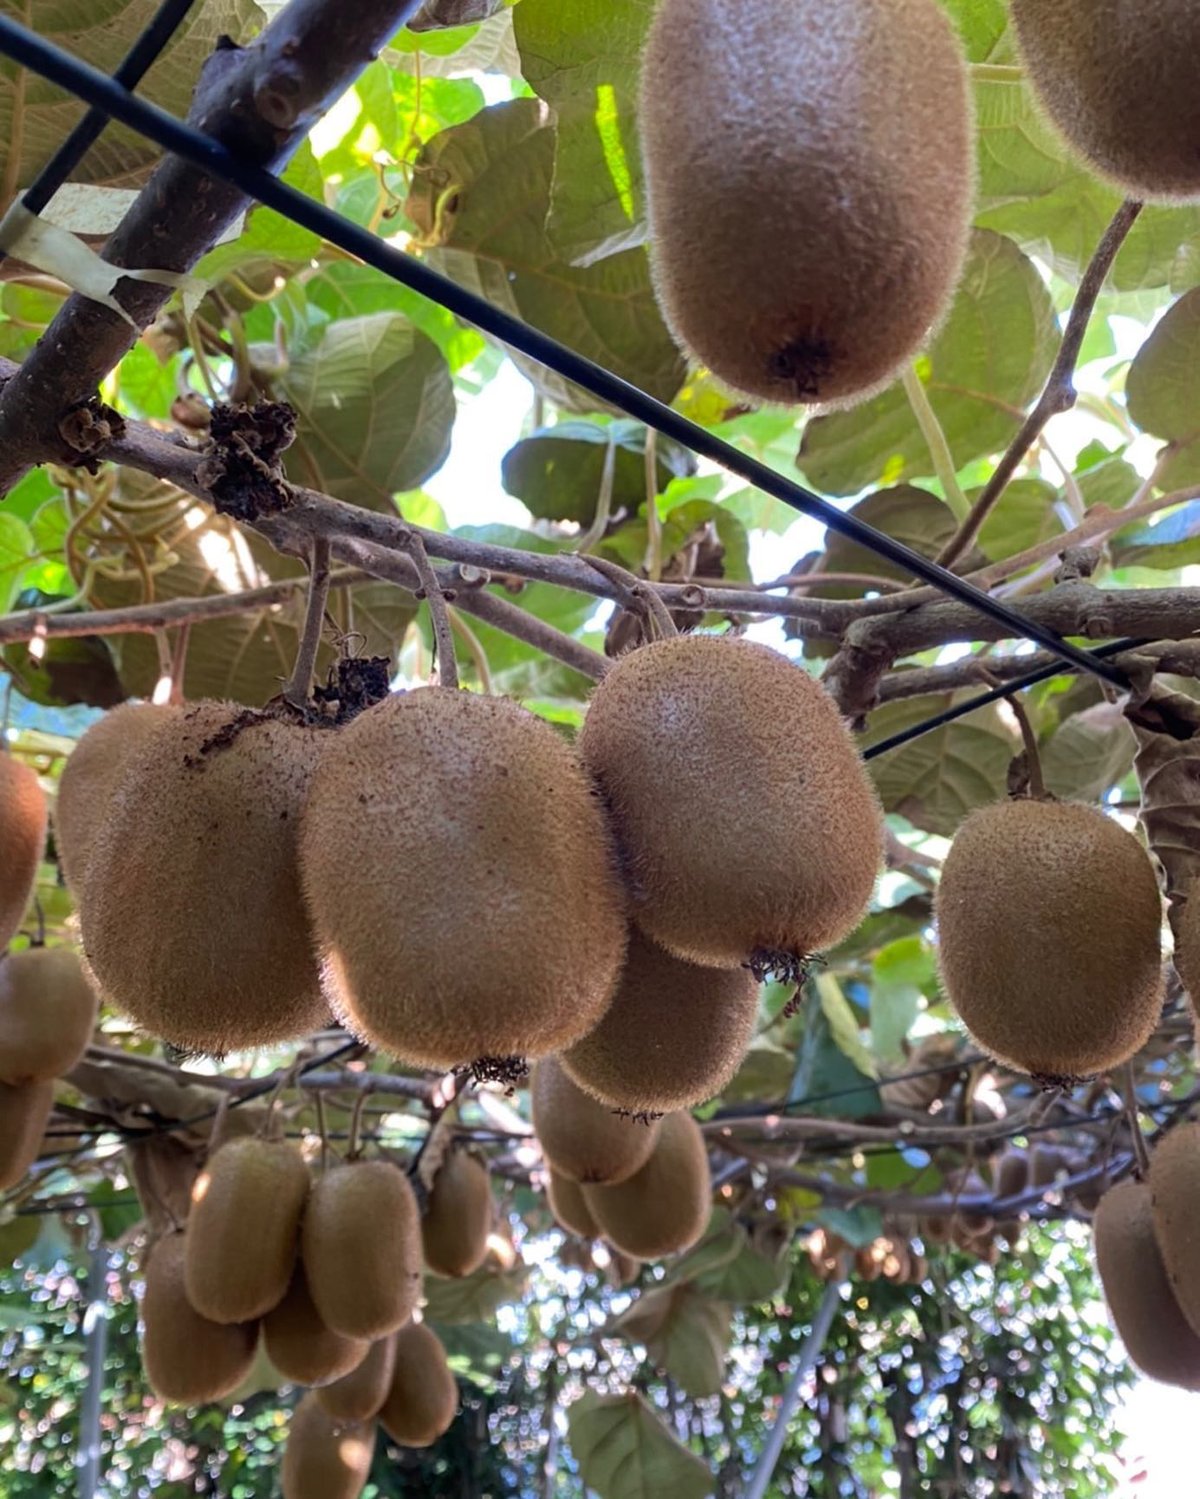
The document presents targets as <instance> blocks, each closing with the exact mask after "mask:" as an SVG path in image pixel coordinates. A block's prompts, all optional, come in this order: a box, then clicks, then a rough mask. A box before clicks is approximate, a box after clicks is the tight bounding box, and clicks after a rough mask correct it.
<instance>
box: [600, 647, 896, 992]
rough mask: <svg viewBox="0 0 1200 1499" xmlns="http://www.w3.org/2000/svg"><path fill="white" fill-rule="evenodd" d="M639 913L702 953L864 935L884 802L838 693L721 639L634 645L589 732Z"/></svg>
mask: <svg viewBox="0 0 1200 1499" xmlns="http://www.w3.org/2000/svg"><path fill="white" fill-rule="evenodd" d="M579 752H580V755H581V757H582V759H583V762H584V764H585V765H586V766H587V767H588V769H589V770H590V771H591V772H592V774H593V775H594V776H595V777H596V780H597V781H598V783H599V785H600V788H601V790H602V792H603V793H604V796H605V798H606V799H607V801H608V804H609V809H610V812H611V814H612V820H613V826H614V829H615V832H616V836H617V842H618V845H619V846H620V849H621V852H622V855H623V858H624V861H625V868H626V880H627V884H628V886H629V890H630V897H631V902H632V915H633V919H634V920H635V921H636V922H637V924H638V926H639V927H641V929H642V931H643V932H644V933H645V934H646V935H647V936H648V937H651V938H652V939H653V940H654V941H655V942H657V943H658V944H659V945H660V946H662V947H665V948H667V949H668V951H670V952H672V953H674V954H675V955H676V956H677V957H680V958H685V959H687V960H688V961H689V962H692V963H702V964H707V965H710V966H712V967H716V968H736V967H738V966H739V965H740V964H742V963H745V962H747V961H748V960H752V959H754V960H756V961H757V962H758V963H759V965H760V966H761V967H762V968H769V967H771V966H779V965H780V964H782V965H783V966H784V967H787V966H788V965H789V963H790V964H795V963H798V962H800V961H801V960H803V958H805V957H806V956H808V955H810V954H812V953H816V952H818V951H820V950H821V949H822V948H826V947H829V946H832V945H833V944H834V943H835V942H838V941H840V940H841V939H842V938H843V937H845V936H846V935H847V934H848V933H849V932H850V931H852V930H853V928H854V927H855V926H857V925H858V922H859V921H860V920H861V918H862V915H863V912H864V911H865V910H866V907H867V902H868V901H869V900H870V898H871V891H872V890H873V888H874V885H875V876H876V875H877V873H878V872H879V868H880V865H881V863H882V860H883V823H882V818H881V814H880V810H879V802H878V800H877V798H876V796H875V792H874V789H873V787H872V785H871V782H870V780H869V779H868V777H867V773H866V771H865V769H864V768H863V764H862V761H861V759H860V758H859V754H858V751H857V749H856V748H855V746H854V742H853V740H852V739H851V737H850V735H849V733H848V732H847V729H846V726H845V724H844V723H843V722H842V718H841V715H840V713H839V712H838V709H837V706H836V704H835V703H834V701H833V699H832V698H831V697H830V696H829V694H828V693H827V692H826V691H825V689H824V688H823V687H822V686H821V684H820V683H819V682H818V681H817V680H816V679H815V678H814V677H811V676H809V674H808V673H807V672H806V671H804V670H803V669H802V668H801V667H798V666H794V665H793V664H792V663H791V662H790V661H788V660H787V658H786V657H784V656H781V655H780V654H779V652H778V651H773V650H771V649H770V648H769V647H767V646H765V645H759V644H757V643H756V642H754V641H750V640H740V639H728V638H724V637H718V636H716V635H688V636H679V637H677V638H676V639H673V640H660V641H657V642H656V643H654V644H653V645H647V646H643V647H641V649H639V650H636V651H631V652H630V653H629V654H628V655H627V656H623V657H622V658H621V659H620V661H618V662H617V664H616V665H615V666H614V667H613V668H612V670H611V671H609V672H608V674H607V675H606V676H605V678H604V680H603V681H602V682H601V683H600V685H599V686H598V687H597V688H596V690H595V692H594V693H593V694H592V698H591V703H590V705H589V707H588V712H587V718H586V719H585V721H584V725H583V730H582V732H581V734H580V737H579Z"/></svg>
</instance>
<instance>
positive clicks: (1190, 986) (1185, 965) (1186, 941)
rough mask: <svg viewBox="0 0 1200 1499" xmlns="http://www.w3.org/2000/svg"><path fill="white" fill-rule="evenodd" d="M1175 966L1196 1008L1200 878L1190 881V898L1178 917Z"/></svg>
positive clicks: (1199, 971) (1199, 967) (1199, 987)
mask: <svg viewBox="0 0 1200 1499" xmlns="http://www.w3.org/2000/svg"><path fill="white" fill-rule="evenodd" d="M1175 967H1176V970H1177V971H1178V973H1179V977H1180V978H1181V979H1182V980H1183V986H1184V988H1185V989H1186V990H1187V992H1188V994H1189V995H1190V996H1191V1000H1192V1008H1193V1009H1195V1008H1196V1005H1197V1001H1198V1000H1200V879H1195V880H1192V881H1191V882H1190V884H1189V886H1188V898H1187V900H1186V901H1185V902H1184V904H1183V910H1182V912H1181V913H1180V915H1179V916H1178V917H1177V918H1176V931H1175Z"/></svg>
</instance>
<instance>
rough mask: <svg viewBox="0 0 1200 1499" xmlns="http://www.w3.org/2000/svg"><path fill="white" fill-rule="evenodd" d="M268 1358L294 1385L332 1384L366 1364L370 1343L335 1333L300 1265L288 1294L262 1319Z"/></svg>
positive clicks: (293, 1276) (362, 1339)
mask: <svg viewBox="0 0 1200 1499" xmlns="http://www.w3.org/2000/svg"><path fill="white" fill-rule="evenodd" d="M263 1342H264V1344H265V1346H266V1350H267V1357H268V1358H269V1359H270V1360H271V1362H272V1363H273V1364H274V1365H275V1367H276V1368H277V1369H278V1370H279V1372H280V1374H282V1375H283V1377H284V1378H285V1379H290V1380H291V1381H292V1383H293V1384H303V1385H309V1386H310V1387H318V1386H320V1385H327V1384H332V1383H333V1382H334V1380H336V1379H342V1378H344V1377H345V1376H346V1375H347V1374H349V1373H351V1372H352V1371H353V1370H354V1369H357V1368H358V1366H359V1365H360V1364H361V1363H362V1362H363V1361H364V1359H365V1358H366V1357H367V1354H368V1353H369V1352H370V1349H371V1344H370V1342H369V1341H368V1340H367V1339H366V1338H347V1337H343V1335H342V1334H341V1333H338V1332H334V1331H333V1329H332V1328H331V1327H329V1326H328V1324H327V1323H326V1322H325V1321H324V1319H323V1318H322V1316H321V1314H320V1312H319V1311H318V1310H317V1308H316V1306H315V1305H314V1303H313V1298H312V1294H311V1292H310V1290H309V1285H308V1280H307V1278H306V1276H305V1271H304V1266H303V1264H301V1263H299V1262H297V1264H296V1268H295V1270H294V1271H293V1273H292V1280H291V1284H290V1285H289V1286H288V1290H287V1295H286V1296H285V1297H284V1298H283V1300H282V1301H281V1302H280V1303H279V1305H278V1306H275V1307H272V1308H271V1310H270V1311H269V1312H268V1313H267V1315H266V1316H265V1317H264V1318H263Z"/></svg>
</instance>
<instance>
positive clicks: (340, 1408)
mask: <svg viewBox="0 0 1200 1499" xmlns="http://www.w3.org/2000/svg"><path fill="white" fill-rule="evenodd" d="M395 1364H396V1336H395V1334H394V1333H389V1334H388V1335H387V1337H386V1338H377V1339H376V1340H375V1342H373V1343H372V1344H371V1346H370V1348H369V1349H368V1350H367V1356H366V1358H364V1359H363V1361H362V1363H361V1364H359V1366H358V1368H357V1369H351V1371H350V1373H349V1374H343V1375H342V1377H341V1379H335V1380H334V1382H333V1383H332V1384H327V1385H322V1387H321V1389H320V1390H319V1391H318V1394H317V1398H318V1399H319V1400H320V1402H321V1404H322V1405H323V1406H324V1407H325V1409H326V1410H327V1411H328V1412H329V1414H330V1415H331V1416H333V1417H334V1418H335V1419H336V1420H338V1421H372V1420H374V1419H375V1417H376V1416H377V1415H378V1414H379V1409H380V1407H381V1406H382V1405H383V1402H384V1401H385V1400H386V1399H387V1392H388V1390H389V1388H390V1387H391V1383H392V1371H393V1369H394V1368H395Z"/></svg>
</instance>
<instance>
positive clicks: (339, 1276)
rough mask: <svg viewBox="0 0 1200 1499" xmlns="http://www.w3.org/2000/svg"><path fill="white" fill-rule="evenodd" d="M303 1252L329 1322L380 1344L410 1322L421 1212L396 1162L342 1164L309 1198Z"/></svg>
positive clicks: (318, 1301)
mask: <svg viewBox="0 0 1200 1499" xmlns="http://www.w3.org/2000/svg"><path fill="white" fill-rule="evenodd" d="M300 1245H301V1249H300V1254H301V1258H302V1259H303V1261H304V1268H305V1272H306V1274H307V1276H308V1284H309V1289H310V1290H311V1292H312V1298H313V1301H314V1302H315V1303H316V1305H317V1309H318V1311H319V1312H320V1313H321V1316H322V1318H323V1319H324V1321H325V1322H326V1324H327V1325H328V1326H329V1327H331V1328H333V1329H334V1330H335V1331H336V1332H340V1333H342V1334H344V1335H345V1336H346V1337H351V1338H367V1339H369V1340H372V1341H373V1340H375V1339H376V1338H382V1337H384V1336H386V1334H388V1333H390V1332H395V1330H396V1329H397V1328H398V1327H401V1326H402V1325H403V1324H404V1323H405V1322H407V1321H408V1319H409V1317H410V1316H411V1315H412V1311H413V1308H414V1307H415V1306H416V1304H417V1298H418V1296H419V1295H420V1293H421V1215H420V1210H419V1209H418V1207H417V1199H416V1197H415V1196H414V1195H413V1189H412V1188H411V1187H410V1186H409V1184H408V1178H407V1177H406V1176H405V1175H404V1173H403V1171H401V1170H400V1169H399V1167H398V1166H393V1165H392V1164H391V1162H389V1161H358V1162H354V1163H353V1164H351V1165H346V1166H334V1167H333V1169H332V1170H330V1171H326V1172H325V1173H324V1175H322V1176H321V1177H319V1178H318V1180H317V1182H316V1184H315V1185H314V1187H313V1189H312V1192H311V1194H310V1196H309V1199H308V1207H307V1209H306V1211H305V1214H304V1226H303V1228H302V1230H301V1236H300Z"/></svg>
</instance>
